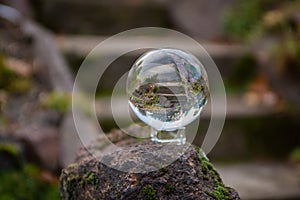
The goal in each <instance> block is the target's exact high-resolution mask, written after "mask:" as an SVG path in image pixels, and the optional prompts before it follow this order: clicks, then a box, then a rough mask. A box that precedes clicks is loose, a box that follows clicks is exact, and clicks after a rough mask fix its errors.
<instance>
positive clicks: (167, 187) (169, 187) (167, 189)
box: [163, 183, 173, 195]
mask: <svg viewBox="0 0 300 200" xmlns="http://www.w3.org/2000/svg"><path fill="white" fill-rule="evenodd" d="M172 190H173V186H172V184H171V183H167V184H166V185H165V189H164V190H163V193H164V194H165V195H168V194H171V192H172Z"/></svg>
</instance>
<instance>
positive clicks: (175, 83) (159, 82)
mask: <svg viewBox="0 0 300 200" xmlns="http://www.w3.org/2000/svg"><path fill="white" fill-rule="evenodd" d="M127 95H128V97H129V101H128V103H129V105H130V108H131V109H132V111H133V112H134V114H135V115H136V116H137V117H138V118H139V119H140V120H142V121H143V122H144V123H146V124H148V125H149V126H150V127H151V128H152V129H151V140H152V141H155V142H175V143H178V144H184V143H185V142H186V137H185V131H184V129H185V127H186V126H187V125H188V124H190V123H191V122H193V121H194V120H195V119H196V118H197V117H198V116H199V115H200V113H201V111H202V109H203V107H204V106H205V105H206V102H207V99H208V95H209V91H208V80H207V74H206V71H205V69H204V67H203V66H202V64H201V63H200V61H199V60H198V59H197V58H196V57H195V56H193V55H192V54H191V53H188V52H185V51H182V50H179V49H174V48H162V49H155V50H151V51H148V52H146V53H145V54H143V55H142V56H141V57H140V58H138V59H137V60H136V61H135V63H134V64H133V66H132V68H131V70H130V71H129V74H128V78H127Z"/></svg>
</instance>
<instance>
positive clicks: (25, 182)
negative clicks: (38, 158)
mask: <svg viewBox="0 0 300 200" xmlns="http://www.w3.org/2000/svg"><path fill="white" fill-rule="evenodd" d="M0 180H1V181H0V199H15V200H26V199H45V200H56V199H57V200H58V199H60V195H59V189H58V185H56V184H51V183H46V182H45V181H43V180H42V179H41V178H40V174H39V169H38V168H37V167H36V166H33V165H29V164H26V165H24V166H22V169H21V170H5V171H0Z"/></svg>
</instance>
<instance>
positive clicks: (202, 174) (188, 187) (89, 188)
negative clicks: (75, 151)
mask: <svg viewBox="0 0 300 200" xmlns="http://www.w3.org/2000/svg"><path fill="white" fill-rule="evenodd" d="M111 134H119V135H118V138H123V140H121V141H120V140H119V141H117V142H116V144H119V145H121V146H122V151H116V152H113V153H110V154H109V155H104V156H103V157H102V160H103V159H107V160H109V162H110V163H114V164H115V165H119V166H122V165H124V166H125V165H126V166H127V167H129V168H127V169H129V170H127V172H122V171H119V170H116V169H113V168H110V167H108V166H106V165H105V164H103V163H102V162H101V161H100V159H96V158H95V157H93V156H91V155H89V154H88V153H87V152H84V150H82V151H81V153H80V154H79V155H80V157H79V158H78V159H77V161H76V163H74V164H72V165H70V166H69V167H68V168H66V169H63V170H62V174H61V177H60V186H61V194H62V197H63V199H65V200H66V199H79V200H86V199H146V200H152V199H240V198H239V196H238V194H237V192H236V191H235V190H234V189H232V188H229V187H227V186H225V185H224V184H223V182H222V180H221V178H220V176H219V174H218V172H217V171H216V170H215V169H214V167H213V165H212V164H211V163H210V162H209V161H208V160H207V159H206V158H205V157H203V154H202V152H201V150H200V148H198V147H195V146H193V145H188V144H186V145H188V146H187V150H186V152H185V153H184V154H183V155H181V156H180V157H179V158H178V159H177V160H176V161H174V162H173V163H171V164H170V165H167V166H164V167H159V166H156V167H157V170H152V171H150V172H146V173H136V166H137V165H143V164H145V165H146V163H147V161H141V160H139V159H135V158H136V157H138V155H141V154H143V153H144V152H147V155H148V156H150V157H151V156H153V155H154V153H153V151H151V149H153V150H154V149H157V148H162V147H164V146H165V145H163V144H155V143H153V142H151V141H150V140H144V141H141V140H139V141H137V142H132V141H131V142H126V141H129V140H130V139H128V138H127V137H125V136H124V137H122V135H120V131H115V132H114V133H111ZM111 134H109V136H108V137H110V138H112V136H111ZM123 134H124V133H123ZM124 135H125V134H124ZM99 146H101V144H100V143H99V145H98V146H97V145H95V144H94V145H91V146H90V147H89V148H90V150H93V151H94V152H95V151H97V149H98V151H100V149H101V148H99ZM170 146H171V147H172V148H178V145H175V144H174V146H172V145H170ZM122 157H126V160H130V165H129V163H128V162H124V161H123V160H122V161H121V159H119V158H122ZM144 157H145V156H144ZM141 162H142V163H141ZM143 162H144V163H143ZM159 163H160V162H159V161H158V162H157V163H156V164H158V165H159ZM148 164H149V162H148ZM150 165H152V166H153V165H155V163H153V162H152V163H150ZM145 167H147V166H145Z"/></svg>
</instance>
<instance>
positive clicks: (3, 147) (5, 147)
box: [0, 142, 18, 156]
mask: <svg viewBox="0 0 300 200" xmlns="http://www.w3.org/2000/svg"><path fill="white" fill-rule="evenodd" d="M0 151H6V152H8V153H10V154H12V155H15V156H17V155H18V149H17V148H16V147H15V145H13V144H10V143H6V142H4V143H0Z"/></svg>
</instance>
